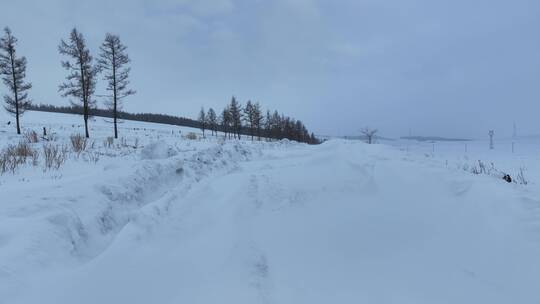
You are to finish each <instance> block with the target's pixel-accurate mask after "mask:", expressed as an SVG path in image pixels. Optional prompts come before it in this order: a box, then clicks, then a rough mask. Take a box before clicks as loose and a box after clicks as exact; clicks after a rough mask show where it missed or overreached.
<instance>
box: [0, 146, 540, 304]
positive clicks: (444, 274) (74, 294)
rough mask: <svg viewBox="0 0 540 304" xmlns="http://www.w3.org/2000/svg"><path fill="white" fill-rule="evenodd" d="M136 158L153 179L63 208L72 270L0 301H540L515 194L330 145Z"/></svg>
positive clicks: (530, 225) (535, 236) (32, 280)
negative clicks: (72, 239)
mask: <svg viewBox="0 0 540 304" xmlns="http://www.w3.org/2000/svg"><path fill="white" fill-rule="evenodd" d="M161 154H162V153H161ZM161 154H160V155H161ZM238 155H240V156H238ZM143 163H144V166H143V167H142V168H146V170H147V171H144V170H143V172H145V173H144V174H146V173H148V172H151V173H152V174H154V175H153V176H152V177H151V178H149V177H148V176H146V177H145V178H144V179H142V180H141V179H137V178H133V177H128V178H127V179H126V178H124V179H120V182H118V183H117V184H116V185H113V186H110V187H109V188H107V189H104V188H103V184H105V181H97V180H94V181H93V182H94V184H95V185H96V186H94V187H92V189H93V190H96V189H98V190H99V191H101V193H102V196H103V197H100V196H96V197H95V200H96V202H98V205H99V206H100V207H99V208H102V209H104V210H109V212H110V214H108V215H107V216H102V217H101V218H100V221H101V222H99V221H96V219H95V218H90V219H87V218H85V217H87V214H88V212H89V211H88V210H87V209H84V208H81V209H77V208H78V207H76V206H72V209H71V210H72V211H73V210H75V211H73V212H80V213H83V212H86V215H85V214H77V218H80V226H81V227H82V228H81V229H83V230H84V231H85V232H84V233H82V234H83V235H86V236H85V238H84V240H81V241H80V244H79V245H74V246H75V247H76V248H78V249H77V250H79V251H78V252H67V253H65V254H66V255H78V258H77V259H76V262H73V261H70V262H69V263H66V264H68V265H64V266H63V267H48V268H47V269H46V270H43V271H40V272H37V271H36V272H35V273H32V272H29V271H28V270H26V271H25V272H24V273H25V275H24V276H21V277H18V278H17V280H22V281H24V282H22V283H20V284H19V283H16V284H15V283H13V282H11V281H9V280H10V279H9V278H10V277H9V276H3V277H2V276H0V279H2V278H3V280H4V282H9V283H10V284H12V286H17V287H18V288H21V290H19V291H13V290H12V292H10V295H11V296H10V298H6V299H9V301H4V302H2V300H0V303H51V304H52V303H55V304H59V303H89V304H90V303H92V304H93V303H129V304H132V303H539V302H540V293H539V292H538V281H539V280H540V258H539V257H540V234H539V233H540V200H539V198H538V196H537V195H536V193H531V192H530V191H527V190H524V189H523V186H520V185H513V184H506V183H504V182H502V181H500V180H497V179H495V178H493V177H490V176H474V175H470V174H467V173H465V172H463V171H459V170H452V169H448V168H445V167H444V166H441V165H437V164H435V163H433V162H431V161H430V160H429V159H422V158H414V157H405V155H404V154H403V152H401V151H397V150H396V149H392V148H389V147H387V146H384V145H373V146H368V145H365V144H363V143H359V142H348V141H337V140H336V141H330V142H327V143H325V144H322V145H320V146H305V145H296V144H281V145H280V144H247V145H242V144H226V145H225V146H221V147H220V146H219V145H216V146H215V147H214V146H212V147H209V148H207V149H206V150H201V151H200V152H192V153H190V154H189V156H185V155H183V154H182V153H180V154H179V155H174V156H171V157H168V158H165V159H152V157H150V159H147V160H145V161H143ZM129 165H130V166H132V164H129ZM118 166H121V165H118ZM135 167H137V166H135ZM179 168H182V169H180V170H179ZM140 170H141V168H138V169H133V172H132V173H130V174H132V175H134V174H135V175H136V174H141V171H140ZM120 171H122V172H123V170H120ZM118 178H119V177H118V176H115V177H114V179H118ZM156 180H157V181H158V182H155V181H156ZM127 181H129V182H127ZM131 181H136V182H139V183H138V184H137V183H135V184H134V183H132V182H131ZM167 181H168V182H167ZM141 182H142V183H143V185H141V184H140V183H141ZM165 182H167V183H166V184H165V185H166V186H165V187H163V186H160V185H162V183H165ZM130 185H131V186H133V185H136V187H135V186H134V187H135V188H129V187H130ZM125 187H127V190H125V189H124V190H123V191H124V192H122V190H119V189H123V188H125ZM128 190H129V191H131V190H133V191H139V192H137V193H138V194H140V195H142V196H144V197H145V199H144V200H138V201H137V203H136V204H132V203H129V201H130V198H129V195H128V194H129V193H127V192H126V191H128ZM104 193H105V194H104ZM122 193H124V195H120V194H122ZM79 196H80V197H81V198H80V199H79V200H77V201H85V200H86V199H88V197H89V196H91V193H87V194H85V193H79ZM84 197H86V198H84ZM83 198H84V199H83ZM115 204H120V205H123V208H124V207H125V208H129V212H127V215H122V212H126V211H125V210H122V208H119V207H118V206H115ZM107 220H109V221H110V223H107ZM89 223H92V224H89ZM96 223H98V224H96ZM64 224H65V225H71V224H69V223H67V224H66V223H62V225H64ZM94 224H95V225H97V226H96V227H92V225H94ZM100 225H104V226H103V227H109V228H108V229H110V231H101V234H100V232H99V231H98V230H99V229H102V228H103V227H102V226H100ZM97 227H100V228H97ZM92 234H95V235H92ZM96 235H97V236H96ZM6 244H7V245H5V246H4V248H8V247H9V242H8V243H6ZM0 246H2V239H1V238H0ZM41 246H43V248H46V246H45V245H43V244H41ZM52 246H55V244H52ZM43 248H33V249H32V250H33V251H32V252H33V254H35V250H44V249H43ZM0 250H1V248H0ZM53 253H54V254H56V253H55V252H53ZM57 262H58V261H57ZM60 264H61V263H60ZM3 266H4V268H8V266H10V265H3ZM14 268H17V267H14ZM51 268H52V269H54V271H53V270H51Z"/></svg>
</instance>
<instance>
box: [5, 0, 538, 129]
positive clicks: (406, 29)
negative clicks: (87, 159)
mask: <svg viewBox="0 0 540 304" xmlns="http://www.w3.org/2000/svg"><path fill="white" fill-rule="evenodd" d="M0 25H1V26H5V25H7V26H10V27H11V29H12V31H13V33H14V35H15V36H16V37H17V38H18V39H19V54H20V55H25V56H26V57H27V59H28V73H27V74H28V78H29V79H28V80H29V81H31V82H32V83H33V85H34V88H33V89H32V91H31V92H30V94H31V97H32V98H33V99H34V100H35V102H38V103H40V102H41V103H50V104H55V105H66V104H68V100H66V99H64V98H61V97H60V95H59V93H58V92H57V88H58V85H59V83H60V82H62V80H63V78H64V76H65V71H64V70H62V68H61V66H60V60H61V59H62V58H61V56H60V55H59V54H58V52H57V46H58V43H59V42H60V39H62V38H65V37H67V36H68V33H69V31H70V30H71V29H72V28H73V27H74V26H76V27H77V28H78V29H79V30H80V31H81V32H82V33H83V34H84V35H85V37H86V39H87V42H88V44H89V46H90V48H91V50H92V51H93V52H94V53H95V52H97V50H98V47H99V44H100V43H101V41H102V40H103V38H104V36H105V34H106V33H107V32H112V33H115V34H119V35H120V37H121V38H122V40H123V41H124V43H125V44H126V45H127V46H128V51H129V55H130V57H131V59H132V74H131V79H132V87H133V88H134V89H136V90H137V92H138V93H137V95H135V96H132V97H130V98H129V99H128V100H127V103H126V105H125V109H126V110H127V111H132V112H143V111H144V112H156V113H167V114H174V115H180V116H187V117H195V116H196V114H197V112H198V110H199V109H200V107H201V106H205V107H206V108H208V107H214V108H216V109H221V108H222V107H223V105H224V104H226V103H227V102H229V100H230V98H231V96H232V95H235V96H237V97H238V98H239V99H240V100H241V101H242V102H245V101H247V100H248V99H251V100H253V101H259V102H261V104H263V105H264V106H265V107H268V108H270V109H278V110H279V111H282V112H284V113H286V114H288V115H291V116H293V117H296V118H298V119H301V120H303V121H304V122H305V124H306V125H307V126H308V128H309V129H310V130H313V131H315V132H316V133H318V134H332V135H342V134H355V133H357V132H358V130H359V129H360V128H361V127H363V126H368V125H369V126H373V127H377V128H379V129H380V130H381V132H382V134H383V135H387V136H399V135H407V134H408V133H409V129H411V131H412V133H413V134H418V135H440V136H458V137H482V136H485V135H487V130H488V129H495V130H496V132H498V134H503V135H510V134H511V133H512V123H513V121H514V120H515V121H516V123H517V126H518V131H519V132H520V133H521V134H525V133H527V134H540V33H539V29H540V1H538V0H512V1H510V0H507V1H501V0H446V1H437V0H386V1H385V0H161V1H159V0H157V1H156V0H121V1H113V0H92V1H72V0H47V1H43V0H34V1H25V0H18V1H2V4H1V7H0ZM2 89H3V87H2ZM0 90H1V89H0Z"/></svg>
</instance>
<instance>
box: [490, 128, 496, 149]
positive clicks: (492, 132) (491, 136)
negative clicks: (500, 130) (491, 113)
mask: <svg viewBox="0 0 540 304" xmlns="http://www.w3.org/2000/svg"><path fill="white" fill-rule="evenodd" d="M488 134H489V149H490V150H493V149H494V147H493V135H495V131H493V130H489V133H488Z"/></svg>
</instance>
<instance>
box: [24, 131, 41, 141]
mask: <svg viewBox="0 0 540 304" xmlns="http://www.w3.org/2000/svg"><path fill="white" fill-rule="evenodd" d="M24 138H25V139H26V142H28V143H30V144H35V143H37V142H38V141H39V137H38V134H37V133H36V131H34V130H32V131H28V132H26V133H24Z"/></svg>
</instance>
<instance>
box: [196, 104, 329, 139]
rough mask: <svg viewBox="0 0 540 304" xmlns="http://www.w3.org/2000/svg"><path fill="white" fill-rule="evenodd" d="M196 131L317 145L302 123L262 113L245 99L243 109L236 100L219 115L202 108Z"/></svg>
mask: <svg viewBox="0 0 540 304" xmlns="http://www.w3.org/2000/svg"><path fill="white" fill-rule="evenodd" d="M198 123H199V128H200V129H201V130H202V131H203V135H204V134H205V131H206V130H209V131H211V133H212V134H217V132H218V131H221V132H223V133H224V134H225V138H229V139H232V138H236V139H241V136H242V135H247V136H249V137H251V140H254V139H255V138H257V139H258V140H261V138H270V139H289V140H295V141H298V142H304V143H308V144H319V143H320V141H319V139H317V138H316V137H315V135H314V134H313V133H310V132H309V131H308V129H307V128H306V126H305V125H304V123H302V121H300V120H297V119H294V118H291V117H288V116H285V115H284V114H280V113H279V112H278V111H274V112H271V111H270V110H266V112H265V113H263V110H262V108H261V105H260V104H259V103H258V102H255V103H253V102H252V101H250V100H248V101H247V102H246V105H245V106H242V105H241V104H240V103H239V102H238V100H237V99H236V97H234V96H233V97H232V99H231V102H230V103H229V104H228V105H226V106H225V108H224V109H223V110H222V111H221V114H220V115H219V116H218V115H217V114H216V111H215V110H214V109H213V108H209V109H208V112H205V110H204V108H202V109H201V111H200V112H199V117H198Z"/></svg>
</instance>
